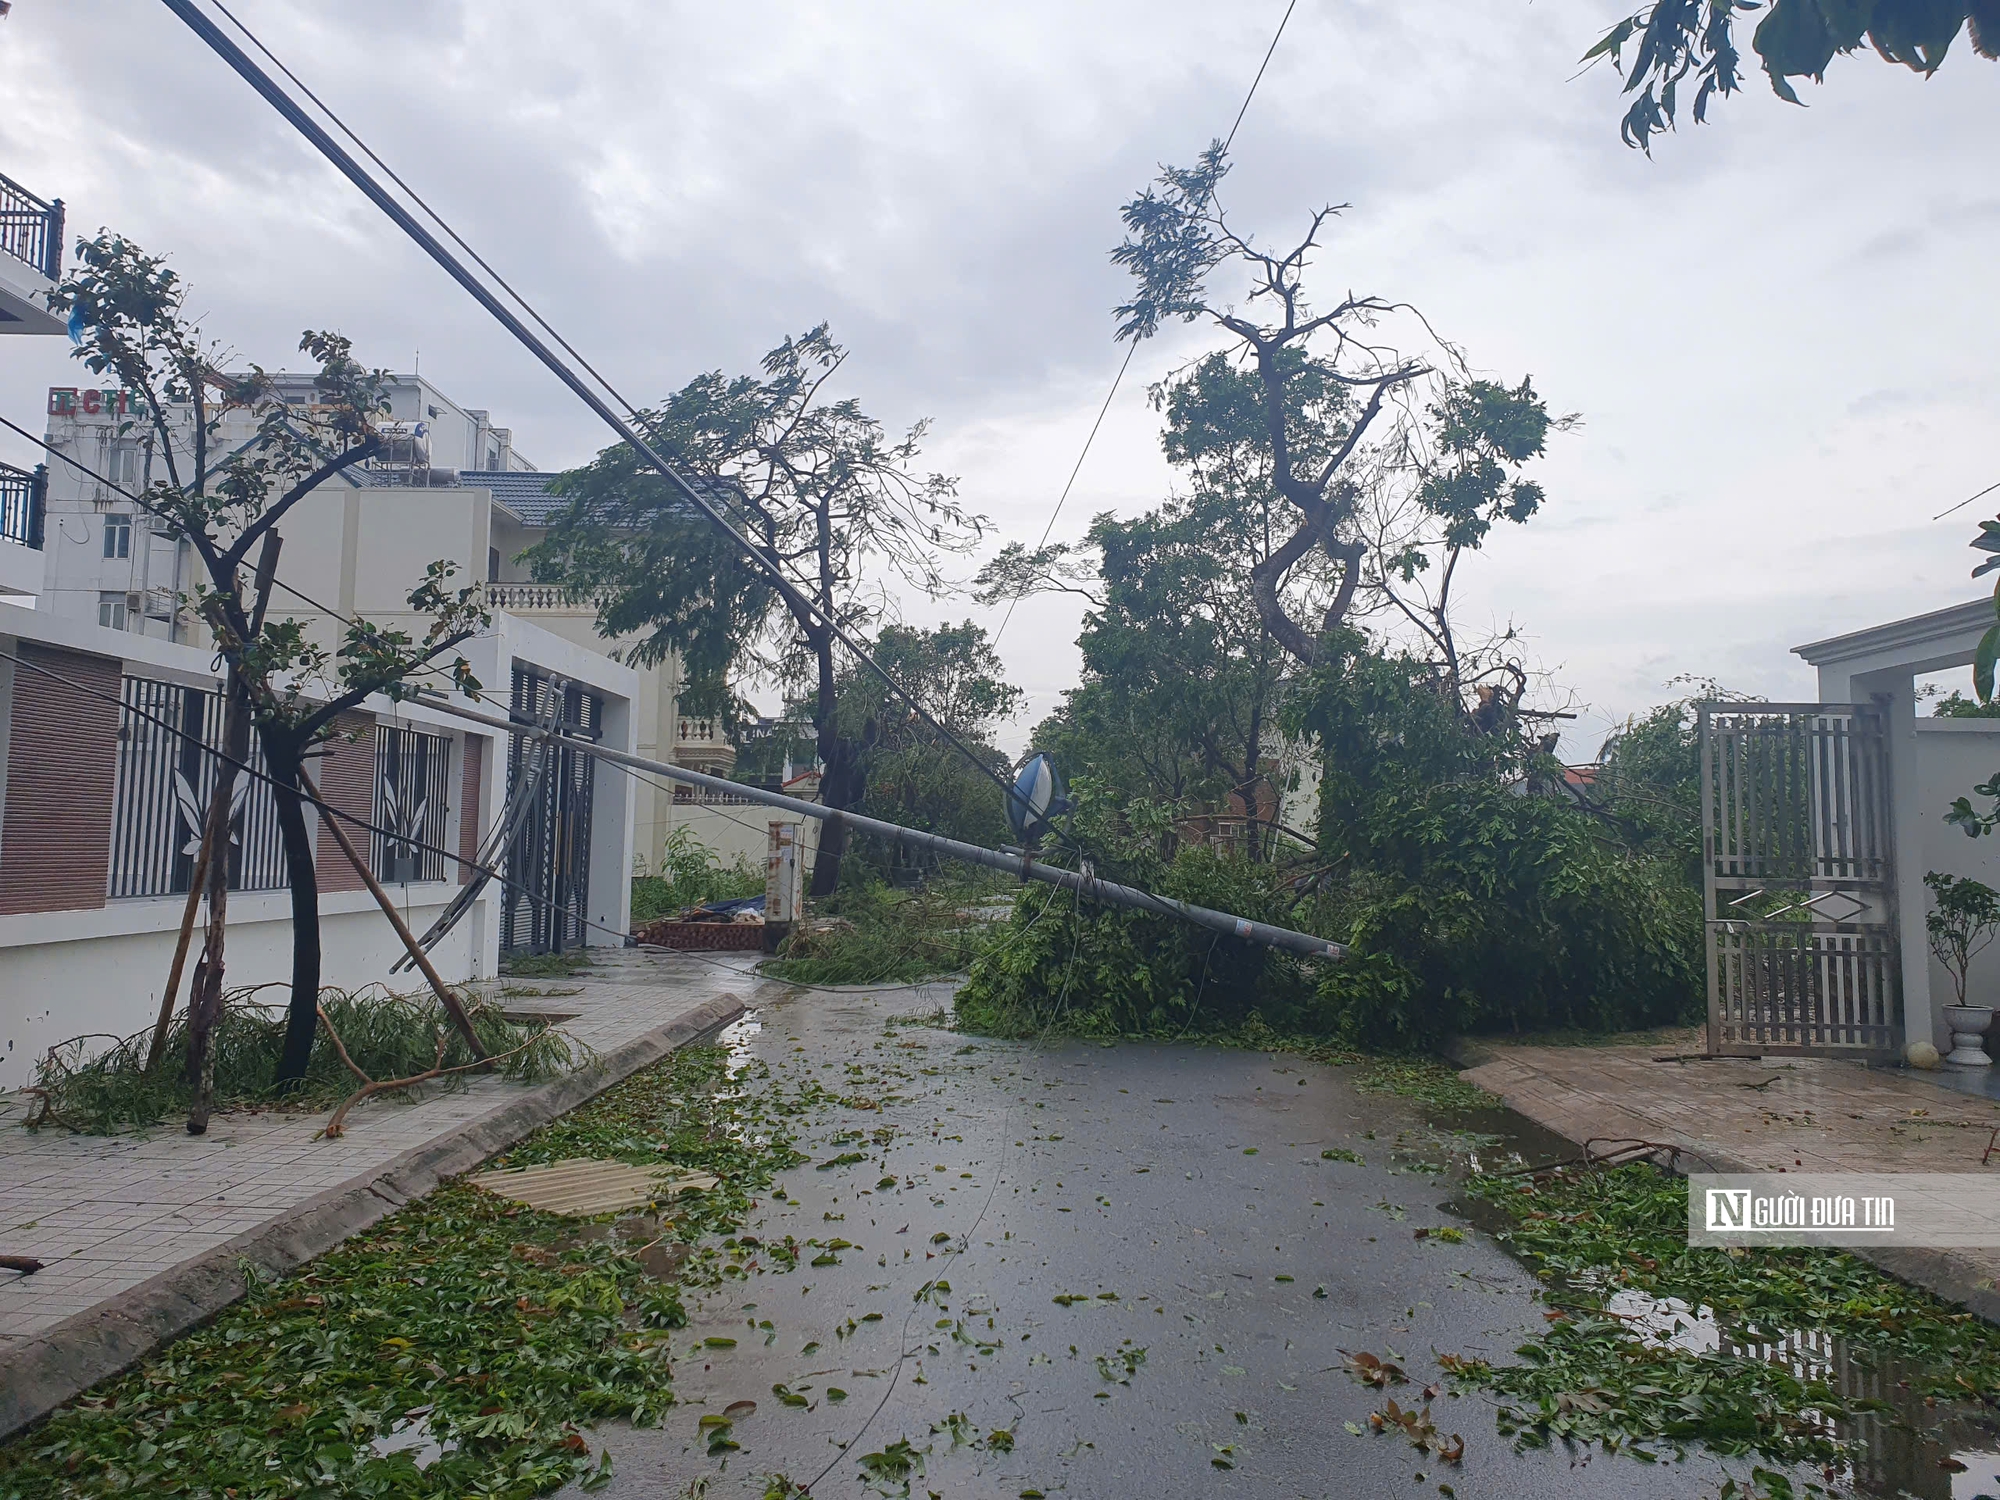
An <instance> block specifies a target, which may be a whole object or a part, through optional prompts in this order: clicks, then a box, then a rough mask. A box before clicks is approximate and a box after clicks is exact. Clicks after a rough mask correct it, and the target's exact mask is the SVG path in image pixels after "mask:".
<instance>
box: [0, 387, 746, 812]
mask: <svg viewBox="0 0 2000 1500" xmlns="http://www.w3.org/2000/svg"><path fill="white" fill-rule="evenodd" d="M0 427H5V428H6V429H7V430H8V431H10V432H12V433H14V434H15V435H16V436H18V437H22V438H25V439H26V440H27V441H29V442H31V443H33V444H34V445H35V446H36V447H38V448H40V449H42V450H43V451H44V452H46V453H48V454H49V455H50V457H52V458H56V459H59V460H61V461H62V462H63V463H66V464H68V465H69V466H70V467H71V468H73V469H75V470H76V471H77V472H78V473H80V474H83V475H85V476H87V477H88V478H90V479H92V480H94V481H96V482H97V483H98V484H101V485H103V486H104V487H105V488H106V489H108V490H110V491H111V492H112V493H114V494H118V495H123V496H124V497H125V498H126V499H127V500H130V501H131V502H132V503H133V504H134V505H138V506H145V505H146V504H147V502H146V500H145V498H144V497H143V496H140V495H135V494H133V493H132V491H130V490H129V489H126V488H125V487H124V486H123V485H121V484H119V483H118V482H117V481H116V480H113V479H110V478H108V477H107V476H105V475H103V474H100V473H98V472H97V470H95V469H93V468H91V467H90V465H88V464H86V463H84V462H83V461H82V460H81V459H77V458H72V457H71V456H70V455H69V454H67V453H65V452H63V451H62V449H60V448H58V447H57V446H56V445H55V444H53V443H51V442H49V441H47V440H46V439H45V438H39V437H36V436H35V435H34V434H33V433H32V432H30V431H28V430H27V429H26V428H25V427H22V426H20V425H19V424H17V423H15V422H12V421H10V420H8V419H7V418H6V417H4V416H0ZM271 581H272V583H273V584H274V585H275V586H276V587H278V588H281V589H283V590H284V591H285V592H286V593H288V594H290V595H291V596H292V597H293V598H295V599H298V600H299V601H301V602H302V603H304V604H307V605H309V606H311V607H312V608H313V609H316V610H318V611H319V612H320V613H321V614H323V615H326V616H328V617H329V618H331V619H335V620H339V621H340V622H341V623H342V624H345V625H353V624H356V623H358V622H357V621H356V620H355V619H354V617H353V616H351V615H345V614H342V613H341V612H340V611H339V610H337V609H335V608H334V607H333V606H331V605H329V604H323V603H321V602H320V601H319V600H317V599H315V598H313V597H312V595H310V594H308V593H306V592H305V591H304V590H302V589H299V588H297V587H295V586H294V585H292V584H289V583H287V582H286V581H285V580H284V579H283V578H280V577H277V576H275V575H274V576H273V578H272V580H271ZM460 691H462V692H467V690H465V689H463V688H461V689H460ZM467 696H468V697H471V698H474V699H477V700H478V701H479V702H482V703H487V704H491V705H492V706H493V707H494V708H498V709H502V710H508V709H511V707H512V705H511V704H510V703H508V702H503V701H502V700H501V699H500V697H499V696H497V695H496V694H494V693H490V692H488V691H487V690H486V689H485V688H484V687H481V688H477V689H473V690H470V691H469V692H467ZM619 769H620V770H623V771H624V772H626V774H627V775H629V776H632V777H633V778H634V779H638V780H644V781H645V782H646V783H647V784H648V785H651V786H654V787H656V788H658V789H660V790H671V788H666V787H662V786H661V785H660V782H659V779H658V778H657V777H647V776H644V775H642V773H640V772H637V771H634V770H633V769H632V768H631V767H629V766H621V767H619ZM699 805H700V806H702V807H706V808H708V809H709V810H710V811H711V812H712V813H713V814H714V815H715V816H717V817H719V818H722V819H723V820H724V821H726V822H730V823H734V824H735V825H736V826H737V827H738V828H742V829H745V830H747V831H748V832H751V833H758V834H761V833H763V832H765V831H766V830H765V827H764V826H763V825H760V824H757V823H753V822H751V821H750V820H749V819H747V818H743V817H739V816H737V815H736V814H734V813H728V812H724V811H722V809H721V806H720V804H717V803H713V802H704V803H701V804H699Z"/></svg>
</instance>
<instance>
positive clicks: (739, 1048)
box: [715, 1010, 764, 1078]
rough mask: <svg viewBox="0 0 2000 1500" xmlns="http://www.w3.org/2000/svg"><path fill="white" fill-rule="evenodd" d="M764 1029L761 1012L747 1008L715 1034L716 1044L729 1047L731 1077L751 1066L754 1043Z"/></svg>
mask: <svg viewBox="0 0 2000 1500" xmlns="http://www.w3.org/2000/svg"><path fill="white" fill-rule="evenodd" d="M763 1029H764V1022H763V1019H762V1016H761V1014H760V1013H759V1012H757V1011H754V1010H746V1011H744V1012H743V1014H742V1015H740V1016H738V1017H737V1018H736V1019H735V1020H733V1021H731V1022H730V1023H729V1024H728V1025H727V1026H725V1027H723V1028H722V1030H720V1031H718V1032H717V1033H716V1034H715V1045H716V1046H718V1047H723V1048H726V1049H728V1052H729V1076H730V1077H731V1078H734V1077H736V1076H737V1075H738V1074H740V1073H741V1072H742V1071H743V1070H744V1069H745V1068H747V1067H749V1066H750V1055H751V1048H752V1044H753V1043H754V1042H755V1040H756V1038H757V1036H758V1035H759V1033H761V1032H762V1031H763Z"/></svg>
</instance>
